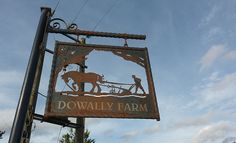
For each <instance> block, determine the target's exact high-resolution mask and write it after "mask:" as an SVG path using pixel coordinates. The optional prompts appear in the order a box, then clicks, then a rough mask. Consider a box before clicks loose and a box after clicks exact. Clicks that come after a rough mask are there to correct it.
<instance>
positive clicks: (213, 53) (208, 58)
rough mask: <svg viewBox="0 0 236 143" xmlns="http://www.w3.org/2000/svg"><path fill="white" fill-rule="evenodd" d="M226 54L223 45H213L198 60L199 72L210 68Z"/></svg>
mask: <svg viewBox="0 0 236 143" xmlns="http://www.w3.org/2000/svg"><path fill="white" fill-rule="evenodd" d="M225 52H226V48H225V45H214V46H212V47H211V48H210V49H209V50H208V51H207V52H206V54H204V55H203V56H202V58H201V60H200V65H201V67H200V71H204V70H206V69H208V68H209V67H211V66H212V64H213V63H214V62H215V61H216V60H217V59H218V58H220V57H221V56H222V55H223V54H224V53H225Z"/></svg>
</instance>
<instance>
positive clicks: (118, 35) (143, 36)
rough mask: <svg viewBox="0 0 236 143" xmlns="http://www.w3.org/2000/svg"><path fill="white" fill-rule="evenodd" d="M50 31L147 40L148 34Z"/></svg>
mask: <svg viewBox="0 0 236 143" xmlns="http://www.w3.org/2000/svg"><path fill="white" fill-rule="evenodd" d="M49 32H50V33H61V34H63V35H64V34H74V35H78V36H80V35H85V36H97V37H110V38H123V39H134V40H145V39H146V35H137V34H127V33H111V32H97V31H85V30H79V29H76V30H70V29H58V28H52V27H51V28H49Z"/></svg>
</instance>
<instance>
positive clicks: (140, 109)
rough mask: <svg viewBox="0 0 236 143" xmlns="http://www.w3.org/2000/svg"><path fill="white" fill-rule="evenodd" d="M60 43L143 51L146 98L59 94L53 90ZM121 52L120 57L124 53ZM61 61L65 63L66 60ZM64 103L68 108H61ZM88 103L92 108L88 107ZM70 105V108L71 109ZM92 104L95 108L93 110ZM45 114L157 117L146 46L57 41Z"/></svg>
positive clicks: (100, 49)
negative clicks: (146, 87) (146, 88)
mask: <svg viewBox="0 0 236 143" xmlns="http://www.w3.org/2000/svg"><path fill="white" fill-rule="evenodd" d="M62 47H63V48H72V49H73V48H74V49H77V48H82V49H91V50H97V51H111V52H113V53H114V51H115V52H117V51H118V52H120V51H122V52H124V53H125V52H128V53H135V52H136V53H142V54H143V61H144V62H143V67H144V68H145V72H146V77H147V84H148V91H149V93H148V96H146V98H143V99H141V98H136V97H126V98H119V99H117V98H116V97H109V98H107V97H99V98H96V97H91V96H76V97H75V96H66V95H62V94H61V93H60V92H55V86H56V80H57V78H58V73H59V70H62V68H63V67H60V66H59V68H58V65H60V64H58V59H59V58H62V57H60V55H61V53H60V52H61V51H60V50H59V49H60V48H62ZM62 54H63V53H62ZM120 56H121V57H122V56H123V55H120ZM123 58H124V56H123ZM124 59H125V58H124ZM126 60H127V59H126ZM136 63H137V62H136ZM69 64H72V63H69ZM141 64H142V63H141ZM63 65H65V63H64V64H63ZM58 69H59V70H58ZM55 101H57V102H58V103H56V102H55ZM131 101H133V102H131ZM85 103H86V104H85ZM77 106H79V107H80V108H79V109H81V110H77V109H78V107H77ZM83 106H86V107H87V108H86V109H85V108H83ZM55 107H58V109H56V108H55ZM63 107H64V108H67V109H64V108H63ZM88 107H89V109H91V110H89V109H88ZM62 108H63V109H62ZM72 108H73V111H71V110H72ZM95 108H96V110H94V109H95ZM75 109H76V110H75ZM125 109H126V110H125ZM45 116H46V117H55V116H57V117H90V118H133V119H156V120H158V121H159V120H160V115H159V109H158V105H157V100H156V93H155V87H154V82H153V77H152V72H151V65H150V60H149V56H148V49H147V48H136V47H122V46H111V45H95V44H77V43H69V42H59V41H56V43H55V51H54V57H53V63H52V69H51V76H50V81H49V89H48V98H47V104H46V108H45Z"/></svg>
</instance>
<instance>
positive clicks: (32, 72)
mask: <svg viewBox="0 0 236 143" xmlns="http://www.w3.org/2000/svg"><path fill="white" fill-rule="evenodd" d="M41 11H42V13H41V17H40V20H39V24H38V27H37V31H36V35H35V39H34V43H33V46H32V50H31V54H30V58H29V62H28V66H27V69H26V73H25V78H24V82H23V85H22V89H21V94H20V98H19V101H18V105H17V109H16V113H15V118H14V122H13V126H12V129H11V134H10V138H9V143H19V142H20V141H21V138H22V134H23V130H24V122H25V120H26V116H27V110H28V107H29V103H30V98H31V97H30V96H31V93H32V88H33V85H34V80H35V76H36V69H37V65H38V62H39V56H40V46H41V44H43V41H44V40H45V38H44V35H45V30H46V28H47V24H48V20H49V19H50V15H51V9H50V8H41Z"/></svg>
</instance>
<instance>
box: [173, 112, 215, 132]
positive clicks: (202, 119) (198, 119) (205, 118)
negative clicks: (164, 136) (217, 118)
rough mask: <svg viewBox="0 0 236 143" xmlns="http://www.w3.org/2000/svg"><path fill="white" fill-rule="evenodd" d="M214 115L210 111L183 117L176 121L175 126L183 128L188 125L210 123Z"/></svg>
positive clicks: (196, 125)
mask: <svg viewBox="0 0 236 143" xmlns="http://www.w3.org/2000/svg"><path fill="white" fill-rule="evenodd" d="M213 116H214V114H213V113H212V112H209V113H207V114H205V115H197V116H195V117H189V118H188V117H185V118H184V117H183V118H182V119H181V120H179V121H177V122H176V123H174V124H173V127H174V128H177V129H183V128H186V127H198V126H204V125H207V124H209V123H210V121H211V119H212V117H213Z"/></svg>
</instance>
